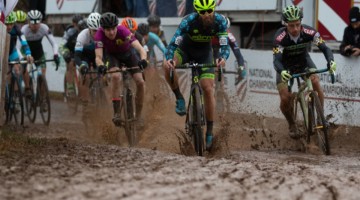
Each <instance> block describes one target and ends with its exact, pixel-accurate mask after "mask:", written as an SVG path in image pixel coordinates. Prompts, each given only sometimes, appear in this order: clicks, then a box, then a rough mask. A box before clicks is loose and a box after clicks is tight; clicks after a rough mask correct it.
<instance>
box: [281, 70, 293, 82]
mask: <svg viewBox="0 0 360 200" xmlns="http://www.w3.org/2000/svg"><path fill="white" fill-rule="evenodd" d="M291 78H292V76H291V74H289V72H288V71H287V70H282V71H281V79H282V81H283V82H288V81H289V80H290V79H291Z"/></svg>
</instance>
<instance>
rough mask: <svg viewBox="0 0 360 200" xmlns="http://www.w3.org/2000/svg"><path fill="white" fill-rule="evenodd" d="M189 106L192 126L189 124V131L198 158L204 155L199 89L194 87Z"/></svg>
mask: <svg viewBox="0 0 360 200" xmlns="http://www.w3.org/2000/svg"><path fill="white" fill-rule="evenodd" d="M191 100H192V101H193V102H192V103H190V106H192V109H191V111H192V113H190V114H191V115H192V120H191V122H192V124H191V126H190V127H191V131H192V136H193V142H194V148H195V151H196V154H197V155H198V156H203V155H204V133H203V128H202V113H203V112H202V111H203V110H202V106H201V96H200V88H199V87H195V88H194V90H193V93H192V96H191V97H190V101H191Z"/></svg>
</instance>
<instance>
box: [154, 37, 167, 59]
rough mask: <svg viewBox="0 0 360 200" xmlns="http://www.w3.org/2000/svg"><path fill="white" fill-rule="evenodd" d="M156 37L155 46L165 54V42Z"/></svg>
mask: <svg viewBox="0 0 360 200" xmlns="http://www.w3.org/2000/svg"><path fill="white" fill-rule="evenodd" d="M155 36H156V43H155V45H156V46H157V47H158V48H159V49H160V50H161V51H162V52H163V54H165V52H166V48H165V46H164V44H163V42H162V41H161V39H160V38H159V37H158V36H157V35H155Z"/></svg>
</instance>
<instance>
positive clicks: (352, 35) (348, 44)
mask: <svg viewBox="0 0 360 200" xmlns="http://www.w3.org/2000/svg"><path fill="white" fill-rule="evenodd" d="M349 21H350V24H349V26H347V27H346V28H345V30H344V36H343V40H342V42H341V45H340V53H341V55H343V56H359V55H360V12H359V8H358V7H352V8H351V9H350V12H349Z"/></svg>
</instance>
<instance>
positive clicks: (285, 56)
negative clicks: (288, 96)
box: [273, 24, 334, 74]
mask: <svg viewBox="0 0 360 200" xmlns="http://www.w3.org/2000/svg"><path fill="white" fill-rule="evenodd" d="M311 42H313V43H314V44H315V45H316V46H317V47H318V48H319V49H320V50H321V51H322V52H323V54H324V55H325V58H326V60H327V62H328V63H329V62H330V61H331V60H334V56H333V54H332V52H331V50H330V49H329V48H328V47H327V46H326V45H325V42H324V40H323V39H322V38H321V36H320V33H319V32H317V31H316V30H315V29H314V28H312V27H310V26H307V25H304V24H303V25H302V27H301V31H300V35H299V36H298V37H296V38H294V37H292V36H291V35H290V34H289V33H288V32H287V31H286V27H282V28H280V29H279V30H278V31H277V32H276V34H275V37H274V42H273V45H274V46H273V54H274V68H275V70H276V71H277V72H278V73H279V74H280V73H281V71H282V70H284V69H286V70H290V71H301V70H303V69H305V68H306V67H315V65H314V64H313V62H312V61H311V58H310V55H309V52H308V48H309V46H310V43H311ZM309 65H312V66H309Z"/></svg>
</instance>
